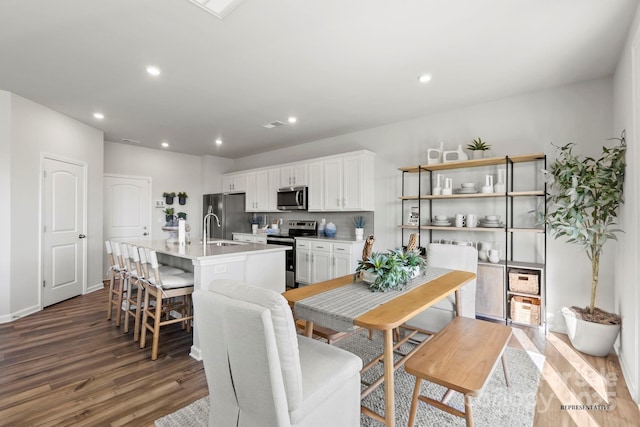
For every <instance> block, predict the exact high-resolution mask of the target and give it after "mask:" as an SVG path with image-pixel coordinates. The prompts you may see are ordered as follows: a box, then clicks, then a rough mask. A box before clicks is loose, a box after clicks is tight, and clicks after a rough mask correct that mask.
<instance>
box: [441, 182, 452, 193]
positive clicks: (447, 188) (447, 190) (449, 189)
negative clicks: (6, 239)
mask: <svg viewBox="0 0 640 427" xmlns="http://www.w3.org/2000/svg"><path fill="white" fill-rule="evenodd" d="M451 194H453V180H452V179H451V178H445V180H444V188H443V189H442V195H443V196H450V195H451Z"/></svg>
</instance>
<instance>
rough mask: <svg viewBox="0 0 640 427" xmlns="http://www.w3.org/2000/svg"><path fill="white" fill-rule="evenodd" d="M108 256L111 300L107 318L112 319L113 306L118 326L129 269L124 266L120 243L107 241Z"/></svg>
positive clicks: (108, 305) (108, 304) (108, 303)
mask: <svg viewBox="0 0 640 427" xmlns="http://www.w3.org/2000/svg"><path fill="white" fill-rule="evenodd" d="M105 246H106V248H107V256H108V257H109V263H110V264H111V266H110V267H109V273H110V279H109V301H108V302H107V320H111V316H112V311H113V308H114V307H115V308H116V326H120V319H121V318H122V317H121V313H122V299H123V295H124V293H125V284H124V281H125V277H126V274H127V270H126V268H125V266H124V262H123V259H122V253H121V252H120V243H118V242H115V241H109V240H107V241H105Z"/></svg>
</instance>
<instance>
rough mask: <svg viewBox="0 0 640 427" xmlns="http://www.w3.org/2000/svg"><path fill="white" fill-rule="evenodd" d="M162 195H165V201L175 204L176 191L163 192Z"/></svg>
mask: <svg viewBox="0 0 640 427" xmlns="http://www.w3.org/2000/svg"><path fill="white" fill-rule="evenodd" d="M162 197H164V201H165V203H166V204H168V205H172V204H173V198H174V197H176V193H174V192H171V193H167V192H166V191H165V192H164V193H162Z"/></svg>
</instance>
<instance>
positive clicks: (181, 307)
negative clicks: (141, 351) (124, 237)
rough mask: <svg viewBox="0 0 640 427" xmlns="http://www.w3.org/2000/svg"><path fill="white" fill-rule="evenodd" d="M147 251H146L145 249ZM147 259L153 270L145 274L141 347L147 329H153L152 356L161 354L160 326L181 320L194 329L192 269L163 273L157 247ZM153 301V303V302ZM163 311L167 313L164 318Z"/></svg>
mask: <svg viewBox="0 0 640 427" xmlns="http://www.w3.org/2000/svg"><path fill="white" fill-rule="evenodd" d="M145 252H146V251H145ZM145 255H146V258H147V262H148V263H149V264H150V265H151V270H152V272H153V274H151V273H150V276H149V277H145V279H144V280H143V281H142V282H143V284H144V303H143V305H142V313H143V314H142V336H141V337H140V348H144V347H145V343H146V338H147V330H148V331H151V332H152V333H153V344H152V348H151V360H156V359H157V358H158V341H159V339H160V327H162V326H166V325H170V324H173V323H179V322H181V323H182V328H183V329H186V330H187V332H191V321H192V320H193V309H192V306H191V294H192V293H193V284H194V280H193V273H182V274H175V275H161V273H160V270H159V268H158V257H157V255H156V252H155V251H148V252H147V253H146V254H145ZM152 301H154V304H152ZM174 313H176V314H179V316H180V317H177V318H172V317H171V315H172V314H174ZM163 315H165V316H166V318H165V320H163V319H162V318H163Z"/></svg>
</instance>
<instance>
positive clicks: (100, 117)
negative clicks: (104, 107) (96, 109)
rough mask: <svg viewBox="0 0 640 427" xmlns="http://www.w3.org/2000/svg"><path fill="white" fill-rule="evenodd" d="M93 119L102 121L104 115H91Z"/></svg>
mask: <svg viewBox="0 0 640 427" xmlns="http://www.w3.org/2000/svg"><path fill="white" fill-rule="evenodd" d="M93 117H95V118H96V119H98V120H102V119H104V114H102V113H93Z"/></svg>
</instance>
